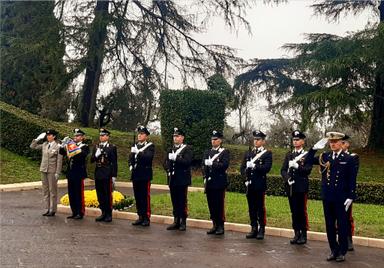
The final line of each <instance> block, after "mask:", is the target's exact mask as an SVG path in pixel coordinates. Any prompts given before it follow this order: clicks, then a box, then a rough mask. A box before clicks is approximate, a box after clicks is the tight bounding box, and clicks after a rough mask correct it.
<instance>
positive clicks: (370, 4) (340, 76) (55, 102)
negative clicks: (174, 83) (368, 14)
mask: <svg viewBox="0 0 384 268" xmlns="http://www.w3.org/2000/svg"><path fill="white" fill-rule="evenodd" d="M265 2H275V3H278V4H279V3H281V2H286V1H283V0H270V1H265ZM255 3H256V1H253V0H244V1H229V0H205V1H203V0H194V1H185V2H179V1H162V0H155V1H152V0H146V1H139V0H95V1H75V2H73V1H68V0H58V1H56V2H51V1H41V2H36V1H30V2H26V1H25V2H19V1H1V3H0V4H1V51H0V52H1V55H2V56H1V57H2V64H1V95H0V96H1V99H2V100H4V101H6V102H8V103H11V104H14V105H16V106H19V107H21V108H24V109H27V110H29V111H31V112H33V113H37V114H41V115H44V116H47V117H49V118H51V119H55V120H67V116H68V113H67V112H66V111H68V110H69V109H71V111H72V112H73V114H74V115H75V118H76V120H78V121H79V122H81V124H82V125H83V126H89V125H93V124H94V120H95V118H96V117H98V118H99V122H100V123H101V124H105V123H106V122H108V121H111V124H112V126H113V127H115V128H120V129H123V130H130V129H132V128H133V127H134V126H135V125H136V123H137V122H141V123H144V124H146V123H148V122H149V121H150V120H151V119H153V118H155V119H157V117H156V113H157V111H158V109H157V105H158V101H157V99H158V96H159V91H160V90H161V89H163V88H167V87H168V80H169V79H172V77H173V76H172V74H174V73H175V72H178V73H179V74H180V76H181V78H182V80H183V82H184V84H185V86H186V87H187V86H188V80H191V79H194V78H195V77H196V76H199V77H203V78H205V79H206V80H207V83H208V88H209V89H210V90H214V91H221V92H222V93H223V94H224V96H225V97H226V100H227V111H230V110H233V109H236V110H237V111H238V113H239V126H240V130H241V131H240V134H242V133H245V132H246V130H247V127H248V126H249V124H248V122H249V119H248V118H247V117H248V116H249V104H250V103H251V101H252V100H253V98H254V96H255V92H258V93H262V94H264V96H266V98H267V100H268V101H269V104H270V107H269V108H270V110H271V111H272V112H275V113H276V111H282V110H290V111H294V112H296V114H298V115H299V117H298V118H297V121H298V122H299V124H298V127H300V128H301V129H303V130H306V129H308V128H311V127H312V126H313V124H315V123H317V122H320V123H322V122H323V123H324V122H325V120H326V121H327V122H326V123H327V124H328V125H329V124H334V123H335V122H344V123H345V125H353V126H356V128H357V129H358V130H360V129H361V128H362V124H361V122H367V120H370V121H371V124H370V127H371V129H370V136H369V139H368V140H369V142H368V145H369V147H370V148H372V149H374V148H384V137H383V135H381V133H383V131H384V89H383V88H384V67H383V66H384V63H383V59H384V55H383V53H384V52H383V51H384V48H383V47H384V45H383V43H384V41H383V40H384V30H383V28H384V26H383V18H384V11H383V10H384V2H383V1H380V0H362V1H349V0H341V1H332V0H322V1H319V2H318V3H316V4H314V5H313V6H312V7H313V9H314V12H315V13H316V14H319V15H325V16H326V17H327V18H330V19H333V20H338V19H339V18H340V15H341V14H343V13H344V12H352V13H354V14H356V13H358V12H360V11H363V10H366V9H372V10H374V12H376V13H377V14H378V18H379V19H378V23H376V24H372V25H371V27H369V28H367V29H366V30H364V31H362V32H358V33H354V34H350V35H348V36H345V37H339V36H334V35H328V34H309V35H308V38H307V40H308V42H307V43H304V44H287V45H286V46H285V48H286V49H289V50H292V51H294V52H295V53H296V54H295V57H294V58H292V59H263V60H260V59H255V60H253V61H252V62H251V63H245V62H244V61H243V60H242V59H240V58H238V57H237V56H236V55H235V52H234V50H233V49H231V48H230V47H227V46H223V45H218V44H210V45H207V44H202V43H200V42H199V41H198V40H197V39H195V38H194V36H195V34H196V33H199V32H202V31H204V30H205V29H206V27H207V22H208V21H209V19H210V18H213V17H218V16H219V17H222V18H223V19H224V21H225V22H226V24H227V26H228V27H229V28H238V27H245V28H246V29H248V30H250V26H249V24H248V22H247V21H246V20H245V18H244V15H245V11H246V9H247V8H248V7H250V6H251V5H253V4H255ZM190 10H196V11H197V10H198V13H199V14H191V13H190ZM239 66H246V67H245V70H244V72H243V73H242V74H240V75H239V76H237V77H236V79H235V83H234V86H233V87H232V86H230V85H229V84H228V83H227V82H226V80H225V79H224V76H225V77H231V76H232V75H233V74H234V71H235V69H236V68H238V67H239ZM212 74H214V75H213V76H212ZM76 79H77V80H76ZM79 79H82V81H80V90H78V91H73V90H72V86H73V85H74V81H79ZM103 80H105V81H107V82H108V81H112V83H110V84H111V85H112V86H111V87H110V88H109V91H110V94H109V95H107V96H103V95H102V94H100V87H101V85H105V83H103ZM104 91H106V90H104Z"/></svg>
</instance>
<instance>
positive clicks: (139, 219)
mask: <svg viewBox="0 0 384 268" xmlns="http://www.w3.org/2000/svg"><path fill="white" fill-rule="evenodd" d="M142 223H143V217H142V216H139V218H138V219H137V220H135V221H134V222H132V225H133V226H137V225H141V224H142Z"/></svg>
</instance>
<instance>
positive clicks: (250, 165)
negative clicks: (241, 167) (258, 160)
mask: <svg viewBox="0 0 384 268" xmlns="http://www.w3.org/2000/svg"><path fill="white" fill-rule="evenodd" d="M255 166H256V165H255V163H253V162H252V161H247V168H254V167H255Z"/></svg>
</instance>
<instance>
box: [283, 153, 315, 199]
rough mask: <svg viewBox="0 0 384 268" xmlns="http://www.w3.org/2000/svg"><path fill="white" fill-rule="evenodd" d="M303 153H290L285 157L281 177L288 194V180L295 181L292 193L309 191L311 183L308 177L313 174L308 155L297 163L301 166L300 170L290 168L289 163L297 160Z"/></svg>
mask: <svg viewBox="0 0 384 268" xmlns="http://www.w3.org/2000/svg"><path fill="white" fill-rule="evenodd" d="M302 152H303V150H301V152H299V153H296V152H295V151H293V152H288V153H287V154H286V155H285V159H284V163H283V166H282V168H281V170H280V173H281V176H282V177H283V179H284V182H285V189H286V191H287V192H289V191H290V190H289V185H288V180H289V179H291V180H294V181H295V183H294V184H292V186H291V187H292V193H307V192H308V190H309V182H308V176H309V174H311V171H312V166H313V165H312V160H310V161H308V159H307V155H304V156H303V157H302V158H301V159H300V160H299V161H298V162H297V163H298V164H299V168H298V169H294V168H288V165H289V161H291V160H293V159H295V158H296V157H297V156H299V155H300V153H302Z"/></svg>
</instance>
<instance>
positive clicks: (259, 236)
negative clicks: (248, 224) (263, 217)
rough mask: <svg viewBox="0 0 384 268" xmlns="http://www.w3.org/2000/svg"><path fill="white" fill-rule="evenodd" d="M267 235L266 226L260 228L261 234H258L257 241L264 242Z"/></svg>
mask: <svg viewBox="0 0 384 268" xmlns="http://www.w3.org/2000/svg"><path fill="white" fill-rule="evenodd" d="M264 234H265V226H260V228H259V232H258V233H257V236H256V239H257V240H263V239H264Z"/></svg>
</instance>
